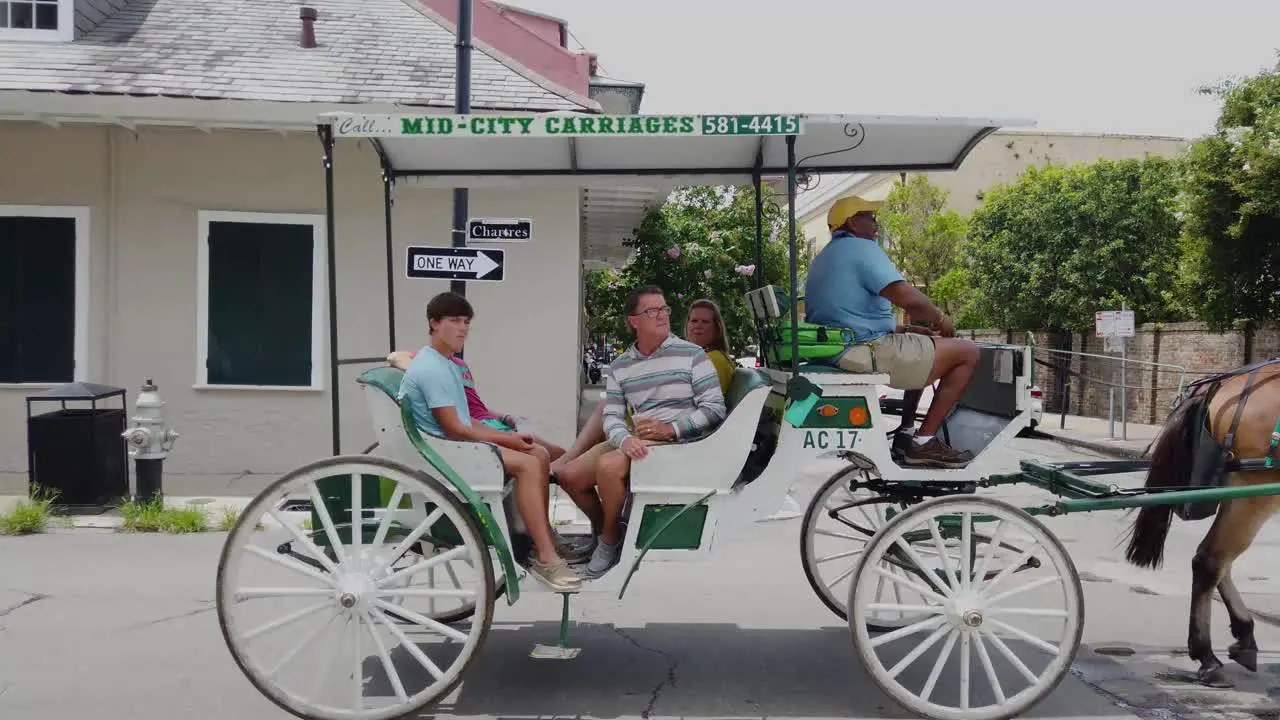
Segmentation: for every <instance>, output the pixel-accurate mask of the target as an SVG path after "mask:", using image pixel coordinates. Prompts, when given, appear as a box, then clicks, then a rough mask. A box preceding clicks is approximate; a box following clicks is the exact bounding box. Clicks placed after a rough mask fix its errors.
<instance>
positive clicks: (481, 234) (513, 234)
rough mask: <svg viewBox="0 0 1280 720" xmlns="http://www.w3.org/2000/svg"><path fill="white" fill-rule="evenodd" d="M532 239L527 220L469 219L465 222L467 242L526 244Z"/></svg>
mask: <svg viewBox="0 0 1280 720" xmlns="http://www.w3.org/2000/svg"><path fill="white" fill-rule="evenodd" d="M531 238H533V220H531V219H529V218H471V219H469V220H467V241H468V242H471V241H475V242H528V241H529V240H530V239H531Z"/></svg>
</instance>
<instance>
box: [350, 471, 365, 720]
mask: <svg viewBox="0 0 1280 720" xmlns="http://www.w3.org/2000/svg"><path fill="white" fill-rule="evenodd" d="M354 494H355V493H352V495H354ZM351 501H352V502H353V503H354V502H355V498H354V497H353V498H352V500H351ZM351 622H353V623H355V624H356V631H355V633H354V638H353V639H354V641H355V642H354V645H355V647H353V648H352V649H351V660H352V671H351V693H352V704H351V706H352V707H353V708H355V709H356V710H359V709H361V708H363V707H364V653H362V652H360V626H361V625H363V624H364V622H362V620H361V618H360V616H359V615H355V616H353V617H352V618H351Z"/></svg>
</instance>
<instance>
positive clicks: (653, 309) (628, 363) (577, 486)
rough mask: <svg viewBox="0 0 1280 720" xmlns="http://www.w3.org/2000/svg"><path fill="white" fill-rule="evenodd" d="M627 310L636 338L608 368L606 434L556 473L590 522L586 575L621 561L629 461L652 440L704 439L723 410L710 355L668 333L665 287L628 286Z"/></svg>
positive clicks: (640, 457)
mask: <svg viewBox="0 0 1280 720" xmlns="http://www.w3.org/2000/svg"><path fill="white" fill-rule="evenodd" d="M624 312H625V314H626V318H627V324H628V325H630V326H631V329H632V331H634V332H635V334H636V341H635V344H633V345H632V346H631V347H629V348H627V350H626V352H624V353H622V355H620V356H618V358H617V359H616V360H614V361H613V363H612V364H610V365H609V368H608V370H606V371H605V400H604V411H603V414H604V417H603V420H604V423H603V424H604V433H605V437H606V438H608V439H607V440H606V441H605V442H602V443H600V444H599V445H597V446H595V447H594V448H592V449H590V450H588V451H587V452H585V453H583V454H582V455H580V456H578V457H577V458H575V459H574V460H573V461H572V462H570V463H569V464H568V465H567V466H565V468H564V470H563V471H562V472H560V473H559V476H558V477H559V483H560V487H562V488H564V489H565V491H566V492H568V493H569V495H570V496H571V497H572V498H573V500H574V502H575V503H576V504H577V505H578V507H579V508H581V509H582V512H583V513H585V514H586V516H587V517H588V518H589V519H590V520H591V530H592V533H593V535H595V537H596V544H595V548H594V550H593V552H592V556H591V560H590V562H589V563H588V564H587V568H586V571H585V572H584V573H583V575H584V577H589V578H594V577H599V576H600V575H603V574H604V573H605V572H606V571H607V570H609V568H611V567H613V566H614V564H616V563H617V561H618V556H619V551H620V550H621V549H622V529H621V526H620V525H621V523H620V521H621V515H622V506H623V503H624V502H625V501H626V497H627V487H626V480H627V474H628V473H629V472H630V470H631V463H632V461H643V459H644V458H645V456H646V455H648V454H649V446H650V445H657V444H663V443H669V442H687V441H690V440H696V439H698V438H701V437H704V436H705V435H707V434H708V433H709V432H711V431H712V430H714V429H715V428H716V427H717V426H718V425H719V424H720V423H721V422H722V421H723V420H724V418H725V415H726V413H727V410H726V407H725V400H724V393H723V392H721V390H720V377H719V376H718V375H717V374H716V368H715V366H714V365H712V364H711V358H709V357H708V356H707V353H706V351H704V350H703V349H702V348H700V347H698V346H697V345H696V344H694V343H691V342H689V341H687V340H682V339H680V338H679V337H677V336H675V335H674V334H672V332H671V306H669V305H667V303H666V299H665V297H664V296H663V292H662V288H659V287H655V286H652V285H647V286H644V287H640V288H637V289H635V290H633V291H632V292H631V294H630V295H629V296H628V297H627V301H626V304H625V306H624ZM628 413H630V420H631V422H628Z"/></svg>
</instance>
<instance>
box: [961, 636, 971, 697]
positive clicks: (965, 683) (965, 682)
mask: <svg viewBox="0 0 1280 720" xmlns="http://www.w3.org/2000/svg"><path fill="white" fill-rule="evenodd" d="M969 637H970V635H969V633H960V709H961V710H968V709H969V697H970V695H971V693H970V692H969V655H971V654H972V653H970V652H969Z"/></svg>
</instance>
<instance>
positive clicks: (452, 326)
mask: <svg viewBox="0 0 1280 720" xmlns="http://www.w3.org/2000/svg"><path fill="white" fill-rule="evenodd" d="M472 317H474V312H473V311H472V309H471V303H469V302H467V299H466V298H465V297H463V296H461V295H459V294H457V293H453V292H444V293H440V294H439V295H436V296H435V297H433V298H431V301H430V302H429V303H427V323H428V325H429V326H430V333H431V335H430V337H431V340H430V343H428V344H427V345H425V346H424V347H423V348H422V349H421V350H419V351H418V353H417V355H416V356H414V358H413V362H411V363H409V367H408V369H407V370H405V373H404V379H403V380H401V382H400V393H399V396H400V399H401V401H405V400H407V401H408V403H409V405H410V407H411V408H412V410H413V417H414V421H415V422H416V423H417V424H418V427H419V428H421V429H422V431H423V432H425V433H428V434H430V435H433V436H435V437H440V438H447V439H449V440H472V441H480V442H490V443H493V444H495V445H497V446H498V450H499V452H500V453H501V454H502V466H503V468H504V469H505V470H506V472H507V474H508V475H511V476H512V477H514V478H515V485H516V487H515V498H516V511H517V512H518V513H520V517H521V518H522V519H523V520H524V523H525V525H526V526H528V528H529V535H530V537H531V538H532V539H533V545H534V554H535V557H534V558H533V561H532V563H531V564H530V571H531V573H532V574H533V576H534V577H536V578H538V579H539V580H541V581H543V582H545V583H547V584H548V585H550V586H551V587H552V588H553V589H556V590H566V591H572V590H576V589H578V588H579V587H580V586H581V584H582V579H581V578H580V577H578V575H577V574H576V573H574V572H573V570H572V569H570V568H569V565H568V563H567V562H566V561H565V560H564V558H562V557H561V556H560V548H559V547H558V546H557V543H556V541H555V539H554V538H553V537H552V534H551V522H550V521H549V520H548V517H547V510H548V507H549V506H550V493H551V490H550V482H549V479H548V478H549V472H550V466H551V459H550V457H549V455H548V454H547V450H546V448H543V447H542V446H540V445H537V444H535V443H534V442H533V437H532V436H531V435H529V434H528V433H522V432H504V431H501V430H495V429H493V428H490V427H487V426H485V425H484V424H482V423H472V422H471V413H470V411H469V409H468V406H467V393H466V389H465V387H464V385H463V381H462V372H463V371H462V368H461V367H459V366H458V364H457V363H454V362H453V361H452V360H450V359H449V358H451V357H452V356H453V355H455V354H457V353H458V352H459V351H461V350H462V347H463V345H465V344H466V341H467V334H468V333H469V332H470V331H471V318H472Z"/></svg>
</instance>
